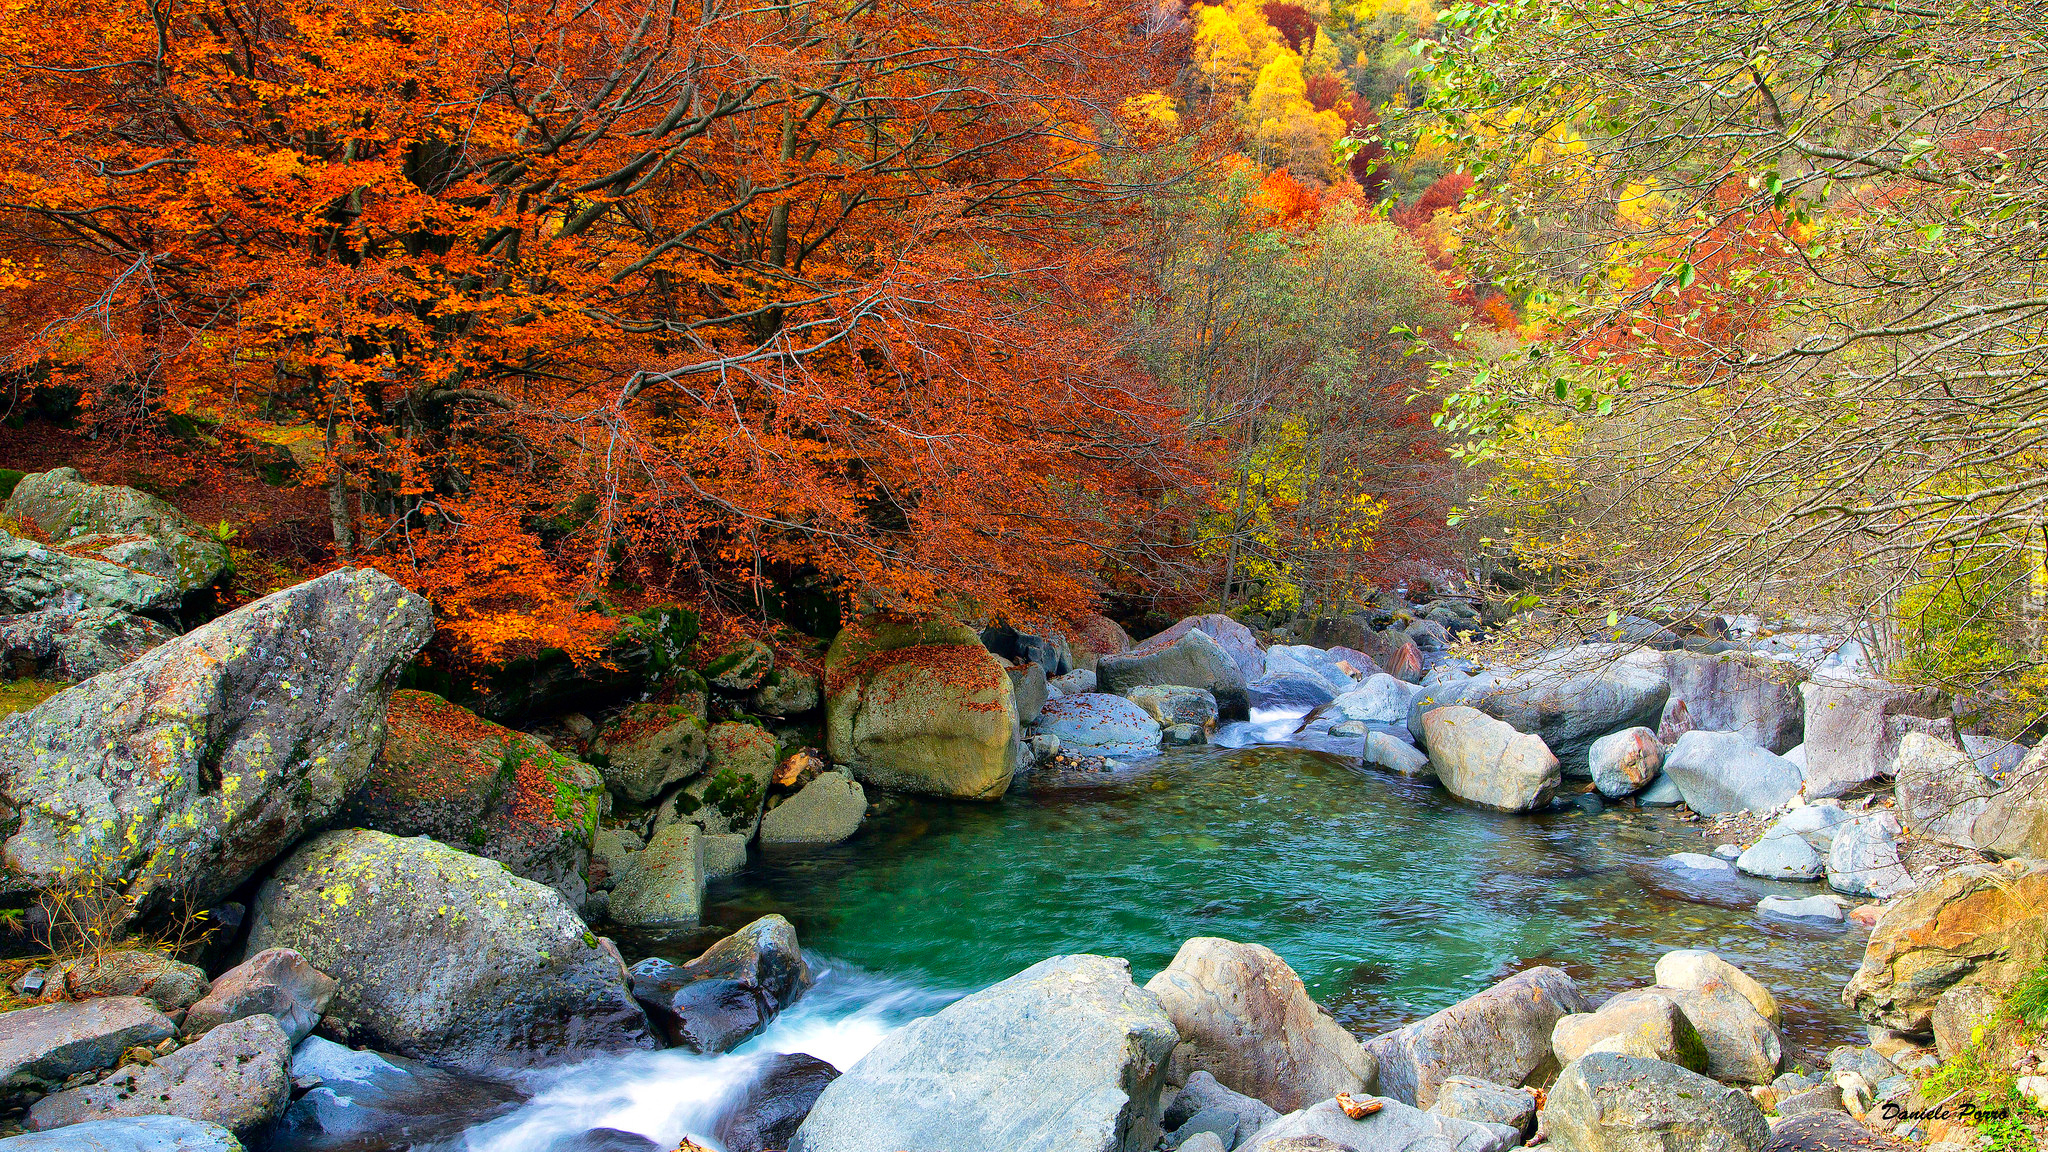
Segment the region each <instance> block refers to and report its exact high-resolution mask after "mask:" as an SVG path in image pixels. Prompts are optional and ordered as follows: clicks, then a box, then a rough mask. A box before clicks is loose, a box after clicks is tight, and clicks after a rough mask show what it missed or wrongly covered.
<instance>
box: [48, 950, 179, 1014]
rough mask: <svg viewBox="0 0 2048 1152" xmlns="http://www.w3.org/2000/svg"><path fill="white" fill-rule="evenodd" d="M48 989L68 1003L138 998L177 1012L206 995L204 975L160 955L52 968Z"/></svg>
mask: <svg viewBox="0 0 2048 1152" xmlns="http://www.w3.org/2000/svg"><path fill="white" fill-rule="evenodd" d="M49 986H50V987H51V988H61V989H63V990H64V996H65V998H66V999H69V1000H90V999H94V998H96V997H100V996H140V997H142V998H144V999H146V1000H148V1001H150V1002H151V1003H153V1004H155V1005H156V1006H157V1007H159V1008H161V1009H163V1010H164V1011H165V1012H173V1013H175V1012H178V1011H180V1010H182V1009H185V1008H189V1007H191V1006H192V1004H193V1002H194V1001H196V1000H198V999H199V998H200V997H201V996H204V995H206V973H205V972H203V971H201V970H200V969H198V968H195V967H193V966H192V965H190V964H186V963H183V962H182V961H179V960H176V959H173V958H172V957H170V956H166V955H165V954H163V953H161V952H141V951H130V950H123V951H117V952H104V953H101V954H100V955H98V956H88V957H85V958H82V959H77V960H65V961H63V962H61V963H58V964H54V965H51V967H50V971H49Z"/></svg>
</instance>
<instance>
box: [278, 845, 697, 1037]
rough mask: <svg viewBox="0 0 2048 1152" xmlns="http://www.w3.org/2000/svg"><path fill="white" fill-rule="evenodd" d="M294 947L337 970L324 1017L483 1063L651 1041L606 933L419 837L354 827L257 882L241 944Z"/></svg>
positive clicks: (482, 864) (497, 870)
mask: <svg viewBox="0 0 2048 1152" xmlns="http://www.w3.org/2000/svg"><path fill="white" fill-rule="evenodd" d="M266 948H291V949H294V950H295V951H297V952H298V953H299V954H300V955H301V956H303V957H305V959H306V961H307V962H308V963H310V964H312V965H313V966H314V967H315V968H318V969H319V970H320V971H322V972H325V973H327V974H328V975H330V976H332V977H333V978H334V979H335V981H336V988H335V994H334V999H333V1000H332V1001H331V1002H330V1003H329V1004H328V1006H327V1014H326V1016H325V1018H324V1022H323V1025H322V1026H323V1028H325V1029H330V1030H332V1031H333V1032H335V1033H336V1034H338V1035H339V1036H341V1037H342V1038H343V1039H344V1040H346V1041H348V1042H349V1043H351V1044H356V1045H363V1046H368V1047H372V1048H377V1049H380V1050H382V1051H386V1052H396V1053H398V1054H399V1055H402V1056H410V1057H413V1058H415V1059H419V1060H426V1061H430V1062H432V1063H436V1064H440V1065H443V1066H445V1067H450V1068H457V1069H464V1070H471V1071H482V1070H486V1069H497V1070H502V1069H504V1068H506V1067H516V1066H519V1065H538V1064H548V1063H558V1062H564V1061H569V1060H577V1059H583V1058H586V1057H590V1056H596V1055H600V1054H602V1053H606V1052H618V1051H623V1050H627V1049H636V1048H655V1047H658V1046H659V1043H658V1041H657V1040H656V1039H655V1037H654V1036H653V1034H652V1033H651V1032H650V1031H649V1028H648V1023H647V1017H646V1014H645V1013H643V1012H642V1011H641V1010H640V1006H639V1005H638V1004H636V1003H635V1002H634V1001H633V997H632V993H631V991H630V990H629V988H628V987H627V983H626V979H625V968H624V966H623V965H622V964H621V963H620V961H619V956H618V953H617V951H616V950H614V949H613V948H612V947H611V946H610V945H609V943H607V942H606V941H603V940H600V939H599V938H598V937H597V936H596V935H595V934H593V933H592V932H591V931H590V930H589V929H588V928H587V927H585V926H584V923H583V921H582V920H580V919H578V918H577V916H576V914H575V913H574V912H572V911H571V910H570V909H569V907H568V905H567V904H566V903H564V902H563V900H562V898H561V896H560V895H559V894H557V893H556V892H555V891H554V890H552V889H550V888H548V887H546V886H544V885H541V884H536V883H534V882H533V881H531V880H522V879H520V878H519V877H517V876H514V875H512V874H511V873H510V872H507V871H506V870H505V868H504V866H503V865H501V864H499V863H497V862H496V861H493V860H486V859H484V858H483V857H481V856H473V855H470V854H469V853H466V852H459V851H457V850H455V849H453V848H450V847H448V846H447V845H445V844H442V843H440V842H438V841H435V840H430V839H427V838H426V837H412V838H408V839H399V838H398V837H394V836H387V835H385V834H384V833H382V832H371V831H367V830H364V829H350V830H348V831H345V832H330V833H328V834H327V835H325V836H321V837H319V838H318V839H316V840H313V841H311V842H310V843H308V844H307V845H306V846H304V847H303V848H300V849H299V850H298V851H297V852H295V853H293V854H292V856H291V858H290V859H288V860H286V861H285V862H284V863H283V864H282V865H280V866H279V868H278V870H277V872H276V874H275V875H273V876H272V877H271V878H270V880H269V881H267V882H266V883H265V884H264V885H263V889H262V891H261V892H260V893H259V894H258V896H257V899H256V905H255V908H254V910H253V913H252V916H251V923H250V929H249V950H250V951H251V952H260V951H262V950H263V949H266Z"/></svg>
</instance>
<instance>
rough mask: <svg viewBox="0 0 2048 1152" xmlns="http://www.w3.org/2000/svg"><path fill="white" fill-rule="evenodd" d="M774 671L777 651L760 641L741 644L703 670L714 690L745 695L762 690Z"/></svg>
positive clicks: (746, 641)
mask: <svg viewBox="0 0 2048 1152" xmlns="http://www.w3.org/2000/svg"><path fill="white" fill-rule="evenodd" d="M774 670H775V650H774V649H773V648H770V647H768V645H766V644H763V643H762V642H761V641H759V640H742V641H740V642H739V643H737V644H735V645H733V646H732V647H730V648H728V649H726V650H725V651H724V652H722V653H720V654H719V656H718V658H717V659H715V660H713V661H712V662H711V663H709V664H706V665H705V666H704V678H705V679H706V680H709V681H711V686H712V687H713V688H717V689H720V690H722V691H726V692H746V691H749V690H751V689H754V688H758V687H760V686H761V682H762V681H763V680H766V679H767V678H768V674H769V673H770V672H772V671H774Z"/></svg>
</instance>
